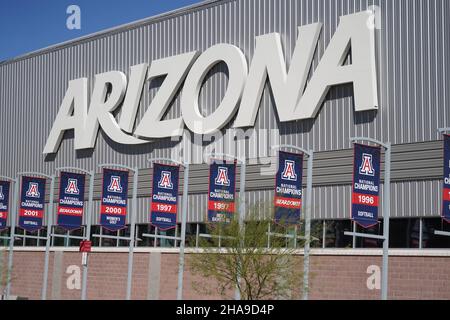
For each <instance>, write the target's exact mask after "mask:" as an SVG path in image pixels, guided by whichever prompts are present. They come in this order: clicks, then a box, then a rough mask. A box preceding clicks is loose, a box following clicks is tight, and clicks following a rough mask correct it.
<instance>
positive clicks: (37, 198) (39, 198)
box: [19, 176, 45, 231]
mask: <svg viewBox="0 0 450 320" xmlns="http://www.w3.org/2000/svg"><path fill="white" fill-rule="evenodd" d="M44 201H45V179H43V178H36V177H27V176H23V177H22V186H21V193H20V207H19V227H20V228H22V229H25V230H26V231H36V230H39V229H41V228H42V220H43V219H44Z"/></svg>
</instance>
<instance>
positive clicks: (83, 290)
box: [81, 171, 101, 300]
mask: <svg viewBox="0 0 450 320" xmlns="http://www.w3.org/2000/svg"><path fill="white" fill-rule="evenodd" d="M94 180H95V171H91V173H90V180H89V199H88V201H89V204H88V212H87V216H86V235H85V236H86V238H85V239H86V240H89V239H90V238H91V217H92V210H93V199H94ZM100 241H101V239H100ZM87 276H88V261H86V264H84V265H83V282H82V286H81V300H86V291H87V290H86V288H87Z"/></svg>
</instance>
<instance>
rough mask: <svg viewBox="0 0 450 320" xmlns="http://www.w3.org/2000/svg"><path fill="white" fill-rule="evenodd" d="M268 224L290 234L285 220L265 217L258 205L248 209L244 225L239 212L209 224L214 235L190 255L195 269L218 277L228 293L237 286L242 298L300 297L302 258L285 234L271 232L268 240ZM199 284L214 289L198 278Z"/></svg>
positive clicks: (208, 290) (220, 289)
mask: <svg viewBox="0 0 450 320" xmlns="http://www.w3.org/2000/svg"><path fill="white" fill-rule="evenodd" d="M269 224H270V225H271V232H273V233H280V234H283V235H284V234H286V228H285V227H283V226H282V225H274V224H273V223H272V221H271V220H270V219H263V220H261V219H260V217H258V210H254V211H253V212H250V213H249V214H248V215H247V217H246V222H245V227H244V228H241V227H240V225H239V221H238V219H237V218H236V217H235V219H232V221H231V223H229V224H215V225H209V226H208V228H209V231H210V235H211V238H206V239H202V240H201V241H200V242H199V248H200V250H198V251H197V252H196V253H194V254H192V255H191V257H190V266H191V269H192V271H193V273H194V274H197V275H200V276H201V277H202V278H209V279H213V280H215V282H216V283H217V293H219V294H220V295H221V296H222V297H224V298H231V294H230V293H232V292H234V290H235V288H237V289H238V290H239V292H240V296H241V299H243V300H258V299H296V298H299V297H300V294H301V293H302V291H301V287H302V274H303V272H302V271H303V264H302V260H301V259H300V258H299V257H298V256H295V251H296V248H295V247H294V246H293V245H289V244H288V245H287V241H286V238H284V237H271V238H270V244H269V243H268V242H269V240H268V234H267V232H268V227H269ZM291 229H292V228H291ZM291 244H292V243H291ZM219 247H221V248H219ZM195 289H196V290H197V291H199V292H201V293H203V294H212V293H213V292H212V291H211V288H210V287H209V286H208V285H205V282H204V281H202V282H201V283H198V282H197V283H195Z"/></svg>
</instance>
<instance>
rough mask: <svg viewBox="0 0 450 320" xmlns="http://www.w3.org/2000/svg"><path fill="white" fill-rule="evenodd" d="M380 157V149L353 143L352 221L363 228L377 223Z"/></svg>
mask: <svg viewBox="0 0 450 320" xmlns="http://www.w3.org/2000/svg"><path fill="white" fill-rule="evenodd" d="M380 155H381V148H380V147H372V146H366V145H362V144H357V143H355V146H354V159H353V185H352V220H353V221H355V222H356V223H357V224H358V225H360V226H361V227H363V228H370V227H372V226H374V225H376V224H377V223H378V200H379V192H380V167H381V166H380V158H381V157H380Z"/></svg>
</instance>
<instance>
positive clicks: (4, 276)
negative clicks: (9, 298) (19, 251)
mask: <svg viewBox="0 0 450 320" xmlns="http://www.w3.org/2000/svg"><path fill="white" fill-rule="evenodd" d="M5 256H6V254H5V253H4V252H0V289H1V291H0V292H2V296H1V297H2V299H5V297H6V289H7V286H8V284H9V283H10V282H11V272H10V270H9V269H8V264H7V261H6V260H7V259H6V258H5Z"/></svg>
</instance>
